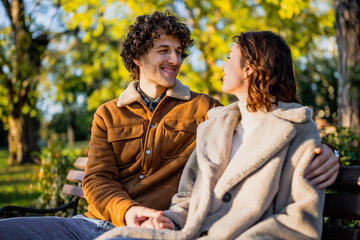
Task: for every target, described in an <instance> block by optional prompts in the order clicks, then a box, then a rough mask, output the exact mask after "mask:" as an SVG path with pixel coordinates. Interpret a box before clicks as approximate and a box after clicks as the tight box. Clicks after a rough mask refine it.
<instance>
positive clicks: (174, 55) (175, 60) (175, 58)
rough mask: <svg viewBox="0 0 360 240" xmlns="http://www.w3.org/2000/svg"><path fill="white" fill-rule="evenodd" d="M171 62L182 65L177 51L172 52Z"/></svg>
mask: <svg viewBox="0 0 360 240" xmlns="http://www.w3.org/2000/svg"><path fill="white" fill-rule="evenodd" d="M169 62H170V63H172V64H180V63H181V56H180V54H178V53H177V52H176V51H172V52H171V54H170V58H169Z"/></svg>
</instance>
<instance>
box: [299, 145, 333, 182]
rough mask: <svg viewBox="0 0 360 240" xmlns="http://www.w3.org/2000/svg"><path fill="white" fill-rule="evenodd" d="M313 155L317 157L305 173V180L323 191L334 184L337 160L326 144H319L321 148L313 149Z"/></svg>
mask: <svg viewBox="0 0 360 240" xmlns="http://www.w3.org/2000/svg"><path fill="white" fill-rule="evenodd" d="M315 154H316V155H317V156H316V157H315V159H314V160H313V161H312V162H311V164H310V165H309V167H308V168H307V169H306V171H305V178H306V179H308V180H309V181H310V182H311V184H312V185H314V186H316V185H318V186H319V189H325V188H327V187H329V186H330V185H331V184H333V183H334V182H335V180H336V177H337V175H338V174H339V169H340V164H339V158H338V157H337V156H335V154H334V152H333V151H332V149H331V148H330V147H329V146H327V145H326V144H321V148H315Z"/></svg>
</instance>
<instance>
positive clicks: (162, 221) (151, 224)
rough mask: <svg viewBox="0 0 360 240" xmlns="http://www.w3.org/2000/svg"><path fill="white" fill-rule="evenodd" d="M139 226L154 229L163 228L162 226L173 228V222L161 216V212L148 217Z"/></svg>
mask: <svg viewBox="0 0 360 240" xmlns="http://www.w3.org/2000/svg"><path fill="white" fill-rule="evenodd" d="M141 227H142V228H156V229H163V228H168V229H175V226H174V224H173V222H172V221H171V220H170V219H169V218H167V217H165V216H163V215H162V212H161V214H159V215H158V216H157V217H155V218H149V219H148V220H146V221H145V222H143V223H142V224H141Z"/></svg>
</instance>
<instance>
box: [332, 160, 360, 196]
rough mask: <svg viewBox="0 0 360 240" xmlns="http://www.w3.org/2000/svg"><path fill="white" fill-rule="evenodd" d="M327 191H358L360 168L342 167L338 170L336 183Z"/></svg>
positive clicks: (359, 187)
mask: <svg viewBox="0 0 360 240" xmlns="http://www.w3.org/2000/svg"><path fill="white" fill-rule="evenodd" d="M328 189H334V190H340V191H352V192H359V191H360V166H344V167H341V168H340V171H339V175H338V177H337V178H336V181H335V183H334V184H333V185H331V186H330V187H329V188H328Z"/></svg>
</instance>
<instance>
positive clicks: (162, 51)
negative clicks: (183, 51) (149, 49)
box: [159, 49, 167, 53]
mask: <svg viewBox="0 0 360 240" xmlns="http://www.w3.org/2000/svg"><path fill="white" fill-rule="evenodd" d="M159 53H167V50H166V49H162V50H160V51H159Z"/></svg>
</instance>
